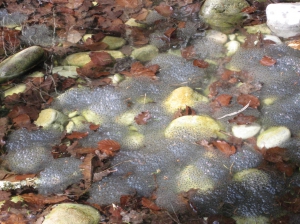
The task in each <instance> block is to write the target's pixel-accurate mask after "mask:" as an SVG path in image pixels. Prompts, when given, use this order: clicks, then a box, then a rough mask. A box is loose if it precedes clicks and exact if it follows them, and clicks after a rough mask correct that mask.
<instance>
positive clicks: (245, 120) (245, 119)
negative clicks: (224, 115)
mask: <svg viewBox="0 0 300 224" xmlns="http://www.w3.org/2000/svg"><path fill="white" fill-rule="evenodd" d="M256 120H257V117H254V116H252V115H249V116H248V115H244V114H243V113H240V114H238V115H237V116H235V117H234V118H232V119H230V120H228V122H229V123H236V124H238V125H241V124H252V123H253V122H255V121H256Z"/></svg>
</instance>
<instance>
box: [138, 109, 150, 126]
mask: <svg viewBox="0 0 300 224" xmlns="http://www.w3.org/2000/svg"><path fill="white" fill-rule="evenodd" d="M150 118H151V115H150V113H149V111H148V110H147V111H143V112H141V113H140V114H138V115H137V116H136V117H135V118H134V120H135V122H136V123H137V124H138V125H145V124H147V122H148V120H149V119H150Z"/></svg>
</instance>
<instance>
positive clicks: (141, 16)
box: [132, 8, 149, 21]
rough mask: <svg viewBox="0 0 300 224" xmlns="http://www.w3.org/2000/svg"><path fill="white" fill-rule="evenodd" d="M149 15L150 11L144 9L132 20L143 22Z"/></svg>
mask: <svg viewBox="0 0 300 224" xmlns="http://www.w3.org/2000/svg"><path fill="white" fill-rule="evenodd" d="M148 14H149V11H148V10H147V9H145V8H142V10H141V11H139V12H138V13H136V14H133V15H132V18H134V19H136V20H138V21H142V20H145V19H146V18H147V15H148Z"/></svg>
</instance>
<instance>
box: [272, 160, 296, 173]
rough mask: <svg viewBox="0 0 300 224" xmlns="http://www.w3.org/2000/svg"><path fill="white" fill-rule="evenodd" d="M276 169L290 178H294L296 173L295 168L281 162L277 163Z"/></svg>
mask: <svg viewBox="0 0 300 224" xmlns="http://www.w3.org/2000/svg"><path fill="white" fill-rule="evenodd" d="M276 168H277V169H278V170H279V171H280V172H282V173H284V174H285V175H286V176H288V177H290V176H292V175H293V173H294V166H293V165H291V164H287V163H283V162H279V163H276Z"/></svg>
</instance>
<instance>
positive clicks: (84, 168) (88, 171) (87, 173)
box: [79, 153, 95, 189]
mask: <svg viewBox="0 0 300 224" xmlns="http://www.w3.org/2000/svg"><path fill="white" fill-rule="evenodd" d="M94 157H95V154H94V153H93V154H92V153H89V154H87V156H86V157H85V158H84V159H83V162H82V163H81V164H80V166H79V167H80V169H81V172H82V174H83V179H84V188H85V189H89V188H90V186H91V184H92V181H93V179H92V177H93V176H92V175H93V174H92V173H93V170H94V169H93V164H92V159H93V158H94Z"/></svg>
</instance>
